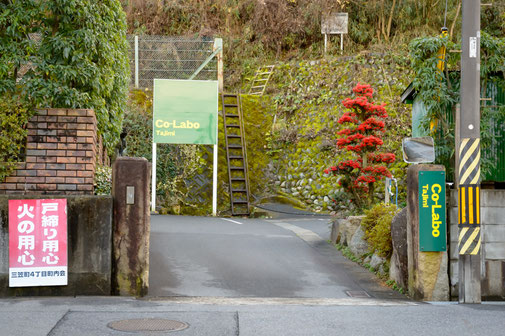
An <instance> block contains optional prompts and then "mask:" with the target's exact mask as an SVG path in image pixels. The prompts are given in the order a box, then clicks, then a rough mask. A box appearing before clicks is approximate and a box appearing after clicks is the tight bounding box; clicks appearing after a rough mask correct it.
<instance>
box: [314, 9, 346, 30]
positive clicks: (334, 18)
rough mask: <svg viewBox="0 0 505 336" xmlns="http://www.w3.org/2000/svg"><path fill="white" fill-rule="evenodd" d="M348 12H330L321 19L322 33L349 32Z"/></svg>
mask: <svg viewBox="0 0 505 336" xmlns="http://www.w3.org/2000/svg"><path fill="white" fill-rule="evenodd" d="M348 23H349V14H348V13H329V14H328V15H323V18H322V20H321V34H347V30H348V29H347V27H348Z"/></svg>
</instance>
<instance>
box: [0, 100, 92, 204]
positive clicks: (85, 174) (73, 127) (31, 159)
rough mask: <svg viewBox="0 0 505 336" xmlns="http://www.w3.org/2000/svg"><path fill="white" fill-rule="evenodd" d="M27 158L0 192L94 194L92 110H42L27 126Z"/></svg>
mask: <svg viewBox="0 0 505 336" xmlns="http://www.w3.org/2000/svg"><path fill="white" fill-rule="evenodd" d="M27 132H28V138H27V144H26V159H25V162H22V163H19V164H18V166H17V169H16V170H15V171H14V172H13V174H12V175H11V176H9V177H7V178H6V179H5V181H4V183H0V194H59V195H61V194H65V195H72V194H79V195H92V194H93V179H94V174H95V163H96V157H97V125H96V118H95V113H94V112H93V111H92V110H73V109H45V110H38V111H37V115H35V116H34V117H33V118H32V119H31V120H30V122H29V123H28V127H27Z"/></svg>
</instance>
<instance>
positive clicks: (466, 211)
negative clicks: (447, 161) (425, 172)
mask: <svg viewBox="0 0 505 336" xmlns="http://www.w3.org/2000/svg"><path fill="white" fill-rule="evenodd" d="M458 222H459V239H458V242H459V244H458V245H459V254H470V255H477V254H479V252H480V246H481V234H480V139H479V138H477V139H470V138H465V139H462V140H461V144H460V149H459V221H458Z"/></svg>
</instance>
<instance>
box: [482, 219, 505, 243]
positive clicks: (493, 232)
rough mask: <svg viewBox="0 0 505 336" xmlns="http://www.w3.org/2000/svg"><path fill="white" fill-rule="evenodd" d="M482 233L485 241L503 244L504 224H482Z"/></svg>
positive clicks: (504, 241)
mask: <svg viewBox="0 0 505 336" xmlns="http://www.w3.org/2000/svg"><path fill="white" fill-rule="evenodd" d="M482 233H483V234H484V241H485V242H488V243H502V244H505V225H490V224H485V225H483V226H482Z"/></svg>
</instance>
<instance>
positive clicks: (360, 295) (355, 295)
mask: <svg viewBox="0 0 505 336" xmlns="http://www.w3.org/2000/svg"><path fill="white" fill-rule="evenodd" d="M345 293H346V294H347V295H348V296H350V297H352V298H359V299H368V298H371V296H370V294H368V293H367V292H365V291H345Z"/></svg>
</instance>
